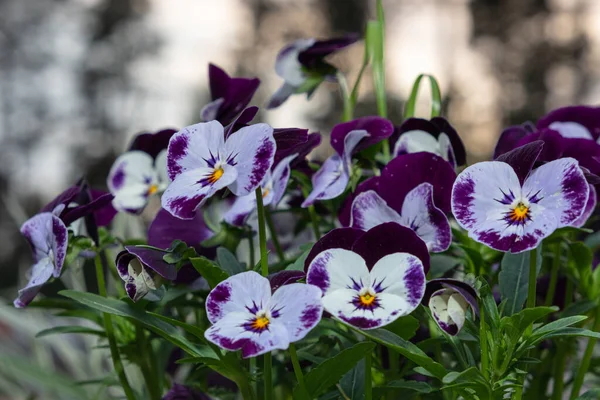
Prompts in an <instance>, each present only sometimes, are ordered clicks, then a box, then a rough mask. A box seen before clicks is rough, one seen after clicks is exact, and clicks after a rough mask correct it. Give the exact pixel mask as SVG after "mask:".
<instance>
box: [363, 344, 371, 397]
mask: <svg viewBox="0 0 600 400" xmlns="http://www.w3.org/2000/svg"><path fill="white" fill-rule="evenodd" d="M371 364H372V363H371V352H370V351H369V352H368V353H367V354H366V355H365V400H373V377H372V376H371Z"/></svg>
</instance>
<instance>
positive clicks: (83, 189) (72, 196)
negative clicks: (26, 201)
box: [40, 182, 117, 226]
mask: <svg viewBox="0 0 600 400" xmlns="http://www.w3.org/2000/svg"><path fill="white" fill-rule="evenodd" d="M112 199H113V196H112V195H111V194H110V193H107V192H105V191H102V190H95V189H90V188H89V186H88V184H87V183H86V182H81V183H80V184H78V185H76V186H71V187H70V188H68V189H67V190H65V191H64V192H62V193H61V194H59V195H58V196H56V197H55V198H54V199H53V200H52V201H51V202H50V203H48V204H46V205H45V206H44V207H43V208H42V209H41V210H40V212H53V211H56V216H58V217H59V218H60V219H61V220H62V221H63V222H64V224H65V225H67V226H68V225H71V224H72V223H73V222H75V221H76V220H78V219H79V218H83V217H85V216H87V215H91V214H93V215H94V219H95V223H96V225H97V226H106V225H108V224H110V222H111V221H112V219H113V218H114V216H115V215H116V213H117V211H116V210H115V209H114V208H113V207H112V205H111V201H112Z"/></svg>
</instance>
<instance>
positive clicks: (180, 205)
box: [161, 164, 237, 219]
mask: <svg viewBox="0 0 600 400" xmlns="http://www.w3.org/2000/svg"><path fill="white" fill-rule="evenodd" d="M222 168H223V175H222V176H221V177H220V178H219V179H218V180H217V181H215V182H214V183H211V182H210V181H209V180H208V177H209V176H211V175H212V174H213V172H214V169H213V168H197V169H195V170H189V171H185V172H183V173H181V174H179V175H177V177H176V178H175V180H174V181H173V182H171V184H170V185H169V187H168V188H167V190H165V192H164V193H163V195H162V198H161V202H162V207H163V208H164V209H165V210H167V211H168V212H170V213H171V214H172V215H174V216H175V217H178V218H181V219H192V218H194V216H195V215H196V209H197V208H198V207H200V206H201V205H202V204H204V203H205V202H206V200H207V199H208V198H209V197H211V196H212V195H213V194H215V193H216V192H217V191H219V190H220V189H223V188H224V187H226V186H227V185H229V184H231V183H232V182H234V181H235V180H236V178H237V170H236V169H235V168H234V167H232V166H230V165H228V164H224V165H223V166H222Z"/></svg>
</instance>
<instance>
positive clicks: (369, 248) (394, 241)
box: [352, 222, 429, 273]
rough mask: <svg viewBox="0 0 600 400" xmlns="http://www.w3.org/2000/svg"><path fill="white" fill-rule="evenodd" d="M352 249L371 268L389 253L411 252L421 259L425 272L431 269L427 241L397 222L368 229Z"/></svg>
mask: <svg viewBox="0 0 600 400" xmlns="http://www.w3.org/2000/svg"><path fill="white" fill-rule="evenodd" d="M352 251H354V252H356V253H357V254H359V255H361V256H362V257H363V258H364V259H365V261H366V263H367V267H368V268H369V269H371V268H372V267H373V266H374V265H375V263H377V261H379V260H380V259H381V258H383V257H385V256H387V255H388V254H393V253H409V254H413V255H415V256H417V257H418V258H419V259H420V260H421V262H422V263H423V267H424V269H425V273H427V271H429V251H428V250H427V245H426V244H425V242H424V241H423V240H421V239H420V238H419V237H418V236H417V234H416V233H415V232H414V231H412V230H411V229H410V228H407V227H404V226H402V225H399V224H397V223H395V222H387V223H385V224H381V225H378V226H376V227H374V228H372V229H370V230H368V231H367V232H366V233H365V234H364V235H362V236H360V237H359V238H358V239H357V240H356V241H355V242H354V245H353V246H352Z"/></svg>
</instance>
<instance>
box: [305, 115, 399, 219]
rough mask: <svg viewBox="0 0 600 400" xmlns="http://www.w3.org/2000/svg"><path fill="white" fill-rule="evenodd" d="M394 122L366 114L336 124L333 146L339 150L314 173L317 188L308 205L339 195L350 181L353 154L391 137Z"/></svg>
mask: <svg viewBox="0 0 600 400" xmlns="http://www.w3.org/2000/svg"><path fill="white" fill-rule="evenodd" d="M393 131H394V126H393V125H392V123H391V122H390V121H388V120H386V119H384V118H379V117H364V118H358V119H356V120H353V121H350V122H346V123H343V124H338V125H336V126H335V127H334V128H333V130H332V131H331V146H332V147H333V148H334V150H335V151H336V153H335V154H334V155H333V156H331V157H329V158H328V159H327V160H325V162H324V163H323V165H322V166H321V168H320V169H319V170H318V171H317V172H316V173H315V174H314V175H313V177H312V185H313V190H312V192H311V193H310V194H309V195H308V197H307V198H306V200H304V202H303V203H302V207H308V206H310V205H312V204H314V202H315V201H317V200H329V199H333V198H336V197H338V196H339V195H341V194H342V193H344V190H346V186H347V185H348V182H349V181H350V172H351V168H352V154H354V153H355V152H357V151H360V150H362V149H364V148H367V147H369V146H372V145H374V144H376V143H379V142H380V141H382V140H384V139H386V138H387V137H389V136H390V135H391V134H392V133H393Z"/></svg>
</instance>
